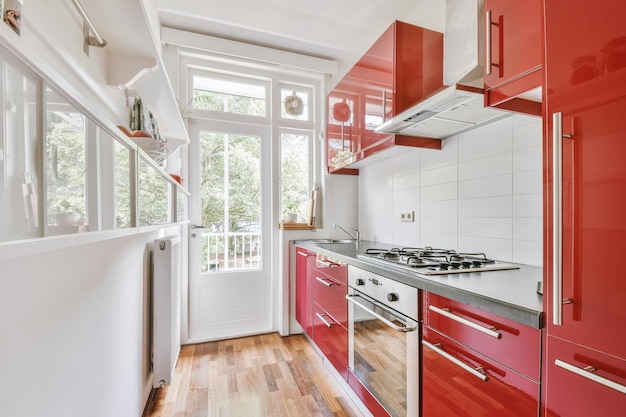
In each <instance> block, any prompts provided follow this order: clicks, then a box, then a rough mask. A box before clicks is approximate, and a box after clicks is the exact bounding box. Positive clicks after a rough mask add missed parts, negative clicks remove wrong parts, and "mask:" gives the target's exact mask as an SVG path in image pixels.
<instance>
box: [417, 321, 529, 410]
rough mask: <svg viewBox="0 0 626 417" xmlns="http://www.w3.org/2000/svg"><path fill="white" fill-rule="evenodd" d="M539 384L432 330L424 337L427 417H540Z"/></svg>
mask: <svg viewBox="0 0 626 417" xmlns="http://www.w3.org/2000/svg"><path fill="white" fill-rule="evenodd" d="M539 390H540V387H539V383H538V382H535V381H532V380H530V379H528V378H526V377H524V376H522V375H520V374H519V373H517V372H515V371H513V370H511V369H509V368H507V367H505V366H502V365H501V364H500V363H498V362H496V361H495V360H493V359H490V358H488V357H487V356H484V355H482V354H480V353H478V352H476V351H474V350H472V349H469V348H467V347H465V346H464V345H461V344H459V343H457V342H455V341H453V340H452V339H449V338H447V337H445V336H443V335H441V334H439V333H437V332H435V331H433V330H431V329H429V328H428V327H427V326H424V327H423V336H422V417H441V416H455V417H481V416H482V417H490V416H498V417H536V416H537V415H538V413H539V394H540V391H539Z"/></svg>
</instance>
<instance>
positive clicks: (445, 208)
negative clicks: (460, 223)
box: [420, 200, 458, 219]
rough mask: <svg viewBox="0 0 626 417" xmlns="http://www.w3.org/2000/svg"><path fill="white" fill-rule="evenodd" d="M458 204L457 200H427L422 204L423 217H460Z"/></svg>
mask: <svg viewBox="0 0 626 417" xmlns="http://www.w3.org/2000/svg"><path fill="white" fill-rule="evenodd" d="M457 206H458V204H457V201H456V200H443V201H426V202H422V203H421V204H420V215H421V216H422V217H425V218H428V217H452V218H455V219H456V218H457V217H458V208H457Z"/></svg>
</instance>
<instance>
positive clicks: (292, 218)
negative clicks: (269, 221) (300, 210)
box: [283, 203, 298, 223]
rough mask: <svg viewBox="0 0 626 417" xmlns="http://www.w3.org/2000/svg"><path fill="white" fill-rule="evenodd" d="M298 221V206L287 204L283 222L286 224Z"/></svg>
mask: <svg viewBox="0 0 626 417" xmlns="http://www.w3.org/2000/svg"><path fill="white" fill-rule="evenodd" d="M297 220H298V214H297V213H296V205H295V204H294V203H289V204H287V206H286V208H285V214H284V217H283V221H284V222H285V223H295V222H296V221H297Z"/></svg>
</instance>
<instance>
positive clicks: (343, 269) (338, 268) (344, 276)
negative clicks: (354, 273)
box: [315, 258, 348, 285]
mask: <svg viewBox="0 0 626 417" xmlns="http://www.w3.org/2000/svg"><path fill="white" fill-rule="evenodd" d="M318 259H319V258H318ZM330 262H331V263H330V266H327V265H324V264H322V263H321V262H317V263H316V264H315V269H316V270H317V271H319V273H321V274H325V275H328V276H329V277H331V278H333V279H335V280H336V281H339V282H341V283H342V284H345V285H348V265H340V264H338V263H334V262H333V261H332V260H331V261H330Z"/></svg>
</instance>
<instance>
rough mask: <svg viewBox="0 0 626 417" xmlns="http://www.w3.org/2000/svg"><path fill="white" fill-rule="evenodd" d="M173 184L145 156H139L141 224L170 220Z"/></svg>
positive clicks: (147, 224)
mask: <svg viewBox="0 0 626 417" xmlns="http://www.w3.org/2000/svg"><path fill="white" fill-rule="evenodd" d="M171 188H172V184H171V183H170V182H168V181H167V180H166V179H165V177H164V176H163V175H162V174H161V173H160V172H159V171H157V169H156V168H155V167H154V166H153V165H152V164H151V163H149V162H148V161H146V160H144V158H143V157H140V158H139V189H138V197H139V226H149V225H154V224H163V223H167V222H169V221H170V219H169V217H170V210H169V207H170V203H169V202H170V193H171Z"/></svg>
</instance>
